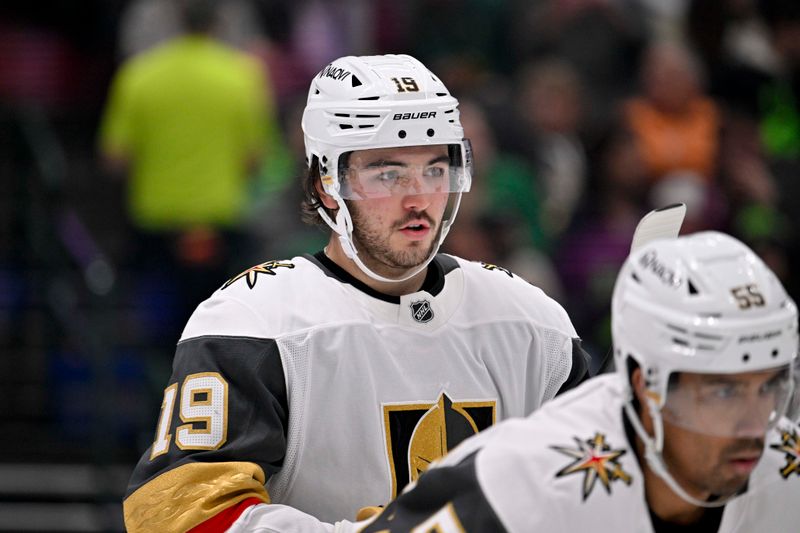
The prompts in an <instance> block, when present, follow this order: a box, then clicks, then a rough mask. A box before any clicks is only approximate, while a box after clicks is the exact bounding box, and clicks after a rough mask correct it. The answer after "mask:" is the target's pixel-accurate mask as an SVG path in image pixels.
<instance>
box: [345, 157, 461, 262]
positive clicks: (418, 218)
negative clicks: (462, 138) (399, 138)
mask: <svg viewBox="0 0 800 533" xmlns="http://www.w3.org/2000/svg"><path fill="white" fill-rule="evenodd" d="M447 161H448V152H447V147H446V146H414V147H404V148H384V149H377V150H376V149H371V150H362V151H355V152H353V153H352V154H351V155H350V161H349V164H350V167H351V168H356V169H372V170H380V169H382V168H384V169H385V168H389V169H391V170H392V172H395V171H398V169H399V171H400V172H403V173H404V175H406V176H407V184H408V186H407V188H406V189H404V190H403V191H402V192H401V193H399V194H392V195H390V196H385V197H378V198H367V199H362V200H352V201H348V202H347V206H348V209H349V211H350V215H351V217H352V219H353V238H354V240H355V245H356V248H357V249H358V250H359V253H360V254H361V255H363V259H362V260H363V261H364V263H365V264H366V265H367V266H368V267H369V268H370V269H371V270H373V271H375V272H377V273H380V274H384V275H396V274H398V273H401V272H403V271H407V270H409V269H411V268H414V267H416V266H417V265H419V264H421V263H423V262H424V261H425V260H426V259H427V258H428V256H429V255H430V254H431V252H432V251H433V248H434V246H435V245H436V242H437V240H438V238H439V233H440V232H441V224H442V218H443V215H444V211H445V208H446V206H447V201H448V196H449V195H448V193H447V192H429V191H430V190H431V189H430V188H429V187H426V186H425V183H426V181H425V180H426V173H427V174H431V173H432V172H434V171H435V169H440V168H445V169H446V168H447V165H448V163H447ZM437 172H438V171H437Z"/></svg>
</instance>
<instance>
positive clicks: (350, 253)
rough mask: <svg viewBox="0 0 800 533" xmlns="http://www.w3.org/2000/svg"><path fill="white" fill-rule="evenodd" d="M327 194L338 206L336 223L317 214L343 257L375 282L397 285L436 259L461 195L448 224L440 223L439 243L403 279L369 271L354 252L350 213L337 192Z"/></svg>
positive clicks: (459, 201)
mask: <svg viewBox="0 0 800 533" xmlns="http://www.w3.org/2000/svg"><path fill="white" fill-rule="evenodd" d="M327 192H328V194H330V195H331V197H332V198H333V199H334V200H335V201H336V203H337V204H338V206H339V210H338V212H337V213H336V221H335V222H334V220H333V219H332V218H331V217H330V216H329V215H328V213H326V212H325V209H324V208H322V207H318V208H317V212H318V213H319V215H320V216H321V217H322V220H324V221H325V223H326V224H327V225H328V226H330V228H331V229H332V230H333V231H335V232H336V234H337V235H338V236H339V244H341V246H342V250H344V253H345V255H346V256H347V257H348V258H350V259H352V260H353V262H354V263H355V264H356V266H358V268H359V269H360V270H361V271H362V272H363V273H364V274H366V275H367V276H369V277H370V278H372V279H374V280H376V281H382V282H388V283H399V282H401V281H406V280H409V279H411V278H413V277H414V276H416V275H417V274H419V273H420V272H422V271H423V270H425V268H427V266H428V265H429V264H430V262H431V261H433V258H434V257H436V253H437V252H438V251H439V247H440V246H441V245H442V242H444V238H445V237H446V236H447V233H448V232H449V231H450V225H451V224H452V223H453V221H454V220H455V218H456V214H457V213H458V208H459V206H460V205H461V193H458V196H457V197H456V200H455V205H454V206H453V214H452V215H451V216H450V221H449V222H448V223H445V222H444V221H442V223H441V229H440V230H439V238H438V241H439V242H437V243H436V246H434V247H433V250H431V253H430V255H429V256H428V258H427V259H426V260H425V261H424V262H423V263H422V264H420V265H418V266H417V267H416V268H414V269H413V270H412V271H411V272H410V273H409V274H407V275H406V276H405V277H402V278H386V277H383V276H381V275H380V274H376V273H375V272H373V271H372V270H370V268H369V267H368V266H367V265H365V264H364V262H363V261H362V260H361V258H360V257H359V256H358V250H356V246H355V244H354V243H353V219H352V217H351V216H350V211H349V210H348V209H347V205H346V204H345V203H344V200H342V197H341V196H339V193H338V192H332V191H327Z"/></svg>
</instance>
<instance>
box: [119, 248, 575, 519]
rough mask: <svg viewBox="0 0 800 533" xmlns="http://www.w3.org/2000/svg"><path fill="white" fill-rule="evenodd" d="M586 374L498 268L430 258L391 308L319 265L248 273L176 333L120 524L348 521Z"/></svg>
mask: <svg viewBox="0 0 800 533" xmlns="http://www.w3.org/2000/svg"><path fill="white" fill-rule="evenodd" d="M573 359H574V361H576V363H573ZM586 368H587V365H586V358H585V353H584V352H583V351H582V350H581V349H580V347H579V344H577V343H576V333H575V331H574V329H573V327H572V325H571V323H570V321H569V319H568V317H567V315H566V313H565V312H564V310H563V309H562V308H561V307H560V306H559V305H558V304H556V303H555V302H554V301H552V300H551V299H549V298H548V297H546V296H545V295H544V293H542V291H541V290H539V289H537V288H535V287H533V286H531V285H530V284H528V283H526V282H525V281H523V280H522V279H520V278H518V277H516V276H513V275H512V274H511V273H509V272H508V271H506V270H504V269H502V268H499V267H496V266H493V265H487V264H481V263H473V262H466V261H463V260H459V259H456V258H453V257H451V256H446V255H441V254H440V255H439V256H437V258H436V259H435V260H434V262H432V263H431V268H430V269H429V274H428V277H427V278H426V281H425V283H424V285H423V289H422V290H420V291H419V292H417V293H414V294H409V295H406V296H402V297H400V298H393V297H388V296H385V295H382V294H379V293H377V292H375V291H373V290H371V289H369V288H368V287H367V286H366V285H363V284H361V283H360V282H358V281H357V280H355V279H353V278H351V277H349V276H348V275H347V274H346V273H344V271H342V270H341V269H340V268H339V267H338V266H336V265H335V264H334V263H332V262H330V260H328V259H327V258H326V257H324V256H323V255H322V254H317V255H316V256H304V257H296V258H294V259H292V260H289V261H272V262H268V263H264V264H261V265H258V266H256V267H253V268H251V269H249V270H248V271H246V272H244V273H243V274H241V275H240V276H237V277H236V278H234V279H232V280H231V281H229V282H228V283H226V284H225V285H224V286H223V287H222V288H221V289H220V290H218V291H217V292H216V293H215V294H214V295H213V296H212V297H211V298H210V299H209V300H207V301H206V302H204V303H203V304H202V305H201V306H200V307H199V308H198V309H197V311H196V312H195V313H194V315H193V316H192V318H191V320H190V321H189V323H188V325H187V326H186V329H185V331H184V334H183V337H182V339H181V341H180V343H179V345H178V350H177V352H176V356H175V362H174V368H173V375H172V377H171V379H170V383H169V387H167V389H166V391H165V399H164V406H163V407H162V412H161V417H160V419H159V424H158V428H157V431H156V437H155V440H154V443H153V446H151V448H150V449H149V450H148V451H147V452H146V453H145V454H144V456H143V457H142V459H141V460H140V462H139V464H138V466H137V468H136V471H135V472H134V475H133V477H132V479H131V484H130V487H129V490H128V494H127V497H126V500H125V515H126V525H127V526H128V528H129V530H131V531H136V530H139V529H147V528H151V529H158V530H166V529H165V528H164V527H165V525H166V524H170V528H171V525H172V524H175V523H176V522H175V520H177V517H178V516H179V515H180V520H181V522H180V523H181V524H183V526H181V527H185V528H187V529H188V527H189V526H191V527H194V526H196V525H198V524H201V525H202V524H209V523H212V522H208V521H209V520H214V519H215V518H214V517H215V516H217V515H219V516H225V513H226V512H227V513H229V516H228V517H229V518H230V516H233V515H231V514H230V513H233V514H234V515H236V513H239V512H241V511H242V510H243V508H244V507H247V506H249V505H250V504H252V503H253V502H254V501H261V502H267V501H269V502H272V503H273V504H276V503H280V504H285V505H286V506H289V507H291V508H293V509H296V510H299V511H301V512H303V513H307V514H309V515H311V516H313V517H316V518H317V519H319V520H321V521H324V522H334V521H336V520H341V519H353V518H354V517H355V513H356V512H357V511H358V509H360V508H361V507H365V506H370V505H383V504H386V503H388V502H389V501H390V500H392V499H393V497H394V496H396V494H398V493H399V492H400V490H402V488H403V487H404V486H405V485H406V484H407V483H409V482H412V481H414V480H415V479H417V477H418V476H419V474H420V473H421V472H423V471H424V470H426V469H427V467H428V465H429V464H430V463H431V462H432V461H434V460H435V459H437V458H439V457H440V456H442V455H443V454H444V453H446V452H447V451H448V450H450V449H452V448H454V447H455V446H456V445H457V444H458V443H459V442H461V441H462V440H464V439H465V438H467V437H468V436H470V435H473V434H475V433H477V432H479V431H481V430H483V429H485V428H487V427H489V426H490V425H492V424H493V423H494V422H495V421H496V420H501V419H505V418H509V417H513V416H524V415H527V414H529V413H530V412H532V411H533V410H535V409H537V408H538V407H539V406H540V405H542V403H543V402H545V401H546V400H549V399H550V398H552V397H553V396H554V395H555V394H556V393H557V392H558V391H559V390H560V389H563V388H568V387H569V386H570V385H571V384H573V383H574V382H577V381H581V380H582V379H583V377H584V376H585V373H586ZM265 480H266V491H265V490H264V487H263V485H264V483H265ZM254 499H255V500H254ZM165 507H169V509H168V510H167V509H165ZM270 507H275V508H278V507H279V506H270ZM248 515H249V513H248V514H246V515H244V516H245V517H246V516H248ZM237 516H238V515H237ZM166 518H169V519H168V520H167V519H166ZM217 518H219V517H217ZM243 519H244V517H243V518H241V519H240V520H239V525H240V526H242V520H243ZM298 520H301V518H298ZM159 521H160V522H159ZM220 523H223V522H220ZM298 523H299V522H298ZM153 526H158V527H153ZM243 530H246V528H244V529H243Z"/></svg>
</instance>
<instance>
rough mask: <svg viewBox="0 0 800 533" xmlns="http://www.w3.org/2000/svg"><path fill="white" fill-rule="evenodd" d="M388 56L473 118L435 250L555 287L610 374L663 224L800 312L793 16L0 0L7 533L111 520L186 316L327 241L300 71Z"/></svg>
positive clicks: (469, 1)
mask: <svg viewBox="0 0 800 533" xmlns="http://www.w3.org/2000/svg"><path fill="white" fill-rule="evenodd" d="M215 4H219V5H218V6H215ZM214 7H218V8H219V10H218V13H217V14H218V17H217V18H214V19H212V18H210V17H209V15H210V13H212V11H211V10H212V8H214ZM186 8H189V9H190V11H189V12H187V11H183V9H186ZM187 13H188V15H187ZM379 53H410V54H412V55H414V56H416V57H418V58H419V59H420V60H422V61H423V62H424V63H425V64H426V65H427V66H429V67H430V68H431V69H432V70H433V71H434V72H435V73H436V74H437V75H438V76H439V77H440V78H441V79H442V80H443V81H444V82H445V83H446V85H447V86H448V87H449V89H450V91H451V92H452V93H453V94H454V95H455V96H456V97H458V98H459V99H460V101H461V107H460V109H461V117H462V123H463V125H464V128H465V132H466V136H467V137H469V138H470V139H471V140H472V143H473V147H474V150H475V160H476V165H477V172H476V176H475V179H474V182H473V189H472V191H471V192H470V193H469V194H468V195H466V196H465V198H464V199H463V202H462V208H461V212H460V213H459V216H458V220H457V221H456V224H455V227H454V229H453V231H452V232H451V234H450V236H449V237H448V240H447V242H446V246H445V251H447V252H451V253H454V254H457V255H460V256H463V257H465V258H469V259H475V260H483V261H486V262H489V263H495V264H497V265H500V266H502V267H505V268H508V269H510V270H512V271H514V272H516V273H517V274H519V275H521V276H523V277H525V278H526V279H528V280H529V281H530V282H531V283H534V284H536V285H538V286H540V287H542V288H543V289H544V290H545V291H546V292H547V293H548V294H550V295H551V296H552V297H554V298H555V299H556V300H558V301H559V302H561V303H562V304H563V305H564V306H565V308H566V309H567V311H568V312H569V314H570V316H571V317H572V319H573V322H574V324H575V326H576V329H577V330H578V332H579V334H580V335H581V336H582V338H583V339H584V342H585V345H586V347H587V350H588V351H589V352H590V354H591V355H592V356H593V358H594V360H595V364H597V363H599V362H600V360H602V358H603V357H604V356H605V354H606V352H607V351H608V349H609V344H610V331H609V325H610V324H609V302H610V295H611V290H612V284H613V281H614V278H615V275H616V273H617V270H618V268H619V266H620V265H621V264H622V262H623V260H624V258H625V256H626V255H627V252H628V250H629V246H630V239H631V236H632V234H633V229H634V228H635V226H636V223H637V222H638V220H639V219H640V217H641V216H642V215H643V214H644V213H646V212H647V211H648V210H650V209H652V208H654V207H663V206H665V205H668V204H670V203H674V202H678V201H680V202H684V203H686V204H687V207H688V214H687V219H686V222H685V224H684V231H685V232H690V231H697V230H705V229H717V230H723V231H727V232H730V233H732V234H733V235H735V236H737V237H739V238H740V239H742V240H743V241H745V242H746V243H748V244H749V245H750V246H752V247H753V248H754V249H755V250H757V252H758V253H759V254H760V255H761V256H762V257H763V258H764V259H765V260H766V261H767V262H768V263H769V265H770V266H771V267H772V268H773V269H774V270H775V271H776V272H777V273H778V274H779V276H780V277H781V278H782V280H783V282H784V284H785V285H786V286H787V288H788V290H789V292H790V293H791V294H792V295H793V296H794V297H795V299H797V297H798V296H799V295H800V292H799V291H800V274H797V273H796V272H797V270H798V267H799V266H800V235H798V231H800V224H798V217H800V206H798V204H800V173H799V172H798V171H800V2H797V0H669V1H664V0H506V1H503V0H462V1H456V0H406V1H402V2H401V1H397V0H393V1H389V0H341V1H336V2H334V1H325V0H294V1H291V2H290V1H286V0H225V1H217V2H213V1H211V0H129V1H126V0H81V1H80V2H74V1H67V0H53V1H49V2H30V1H22V0H4V1H3V2H2V4H0V436H2V438H0V530H2V531H12V530H13V531H19V530H25V529H28V530H61V531H106V530H108V531H114V530H118V529H120V528H121V521H120V518H119V514H118V513H119V498H120V496H121V494H122V491H123V490H124V486H125V483H126V481H127V476H128V474H129V472H130V469H131V467H132V465H133V464H134V463H135V461H136V460H137V459H138V457H139V455H140V454H141V453H142V451H143V450H144V449H145V448H146V447H147V446H148V445H149V444H150V441H152V438H153V431H154V427H155V422H156V417H157V413H158V409H159V406H160V402H161V398H162V393H163V388H164V387H165V386H166V380H167V378H168V376H169V372H170V364H171V358H172V351H173V349H174V345H175V342H176V341H177V339H178V338H179V336H180V333H181V330H182V327H183V325H184V323H185V322H186V320H187V318H188V316H189V314H190V313H191V310H192V309H193V308H194V307H195V306H196V305H197V304H198V303H199V302H200V301H201V300H202V299H204V298H205V297H206V296H208V295H209V294H210V293H211V292H212V291H213V290H214V289H215V288H217V287H219V286H220V285H221V284H222V283H223V282H224V281H225V280H226V279H228V278H229V277H231V276H233V275H235V274H237V273H238V272H240V271H242V270H244V269H246V268H248V267H250V266H252V265H254V264H257V263H260V262H263V261H266V260H270V259H282V258H288V257H291V256H293V255H296V254H299V253H304V252H312V253H313V252H315V251H317V250H318V249H320V248H321V246H322V245H323V244H324V242H325V241H326V239H327V234H326V233H325V232H322V231H320V230H317V229H313V228H310V227H306V226H304V225H303V224H302V223H301V222H300V216H299V202H300V195H301V189H300V187H299V180H298V177H299V176H300V175H301V174H302V173H303V167H304V162H303V160H304V150H303V140H302V132H301V131H300V127H299V122H300V116H301V113H302V109H303V106H304V103H305V99H306V91H307V88H308V84H309V81H310V79H311V77H312V76H313V75H315V74H316V73H317V72H319V70H321V69H322V68H323V67H324V66H325V65H326V64H327V63H328V62H329V61H330V60H331V59H333V58H336V57H339V56H342V55H350V54H352V55H364V54H379ZM203 76H205V78H204V77H203ZM198 80H199V81H198ZM202 80H209V81H208V83H206V82H204V81H202ZM145 86H146V87H149V88H148V89H142V87H145ZM133 87H135V88H136V89H135V90H136V91H140V93H139V94H149V95H150V97H147V98H144V97H139V98H138V99H137V98H134V97H132V96H131V94H133V92H135V90H134V89H132V88H133ZM148 91H149V92H148ZM162 96H163V97H162ZM266 305H280V302H268V303H266ZM3 517H5V518H3Z"/></svg>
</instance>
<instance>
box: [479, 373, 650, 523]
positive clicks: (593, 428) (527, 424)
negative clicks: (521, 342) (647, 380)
mask: <svg viewBox="0 0 800 533" xmlns="http://www.w3.org/2000/svg"><path fill="white" fill-rule="evenodd" d="M617 390H618V387H617V383H616V382H615V380H614V376H608V377H607V378H606V377H603V378H602V379H598V378H594V379H592V380H589V381H587V382H586V383H584V384H582V385H581V386H580V387H578V388H576V389H575V390H574V391H571V392H570V393H567V394H566V395H565V396H567V395H568V396H569V398H567V399H566V401H563V400H562V401H561V408H560V410H559V409H549V410H548V409H547V407H549V406H550V404H551V403H555V401H558V400H559V399H558V398H557V399H556V400H554V401H553V402H549V403H548V404H546V405H545V406H544V407H543V408H541V409H539V410H538V411H536V412H534V413H533V414H532V415H530V416H528V417H527V418H524V419H510V420H507V421H504V422H501V423H500V424H498V425H497V426H495V427H493V428H490V429H488V430H486V431H485V432H484V433H486V434H487V435H486V437H484V438H485V441H484V443H483V446H482V447H481V448H480V449H479V450H478V452H477V454H476V459H475V464H476V471H477V476H478V478H479V479H480V480H481V484H482V486H484V487H485V489H486V491H487V492H489V493H490V495H489V499H490V500H492V501H493V503H497V507H498V510H499V512H500V514H501V515H502V516H503V517H504V519H505V520H507V521H508V522H512V523H516V524H517V526H518V527H517V528H516V529H518V530H530V529H531V528H530V527H528V526H530V525H531V523H532V522H531V520H533V518H532V517H527V516H524V509H526V508H527V507H526V506H528V505H529V503H526V502H530V501H533V500H537V501H539V502H540V503H541V504H542V506H544V507H545V508H548V509H551V510H554V509H555V508H570V509H575V510H576V514H575V516H570V518H569V522H563V521H562V520H561V519H559V520H556V522H555V523H560V524H562V527H563V524H564V523H572V524H575V525H586V524H588V523H590V522H591V517H590V515H592V514H595V515H596V514H597V513H601V514H602V513H606V512H609V513H611V512H613V510H614V509H619V508H621V507H624V506H626V505H628V504H632V502H635V501H637V498H638V494H639V491H640V489H641V481H642V480H641V471H640V470H639V467H638V462H637V459H636V455H635V452H634V450H633V448H632V447H631V444H630V442H629V440H628V438H627V436H626V434H625V426H624V422H623V418H622V408H621V403H620V402H618V401H616V400H615V398H617V392H616V391H617ZM603 402H605V403H603ZM559 411H560V412H559ZM562 518H563V517H562ZM537 520H538V521H539V522H537V524H548V525H553V524H552V523H551V522H550V521H549V519H548V518H547V517H546V516H539V517H538V518H537ZM559 530H561V529H559Z"/></svg>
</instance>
